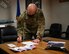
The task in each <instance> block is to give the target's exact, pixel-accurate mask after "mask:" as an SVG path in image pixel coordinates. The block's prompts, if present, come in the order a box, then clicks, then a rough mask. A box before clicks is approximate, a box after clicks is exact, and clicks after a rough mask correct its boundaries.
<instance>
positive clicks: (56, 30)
mask: <svg viewBox="0 0 69 54" xmlns="http://www.w3.org/2000/svg"><path fill="white" fill-rule="evenodd" d="M61 32H62V25H61V24H59V23H53V24H51V26H50V31H49V33H50V36H52V37H61Z"/></svg>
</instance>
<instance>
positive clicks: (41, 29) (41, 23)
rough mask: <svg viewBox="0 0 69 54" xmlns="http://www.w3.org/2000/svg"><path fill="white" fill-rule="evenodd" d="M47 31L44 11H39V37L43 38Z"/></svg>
mask: <svg viewBox="0 0 69 54" xmlns="http://www.w3.org/2000/svg"><path fill="white" fill-rule="evenodd" d="M44 29H45V18H44V15H43V12H42V10H39V11H38V29H37V36H38V35H39V34H40V36H43V33H44Z"/></svg>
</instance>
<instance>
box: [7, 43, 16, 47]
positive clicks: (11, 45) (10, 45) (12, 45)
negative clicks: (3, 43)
mask: <svg viewBox="0 0 69 54" xmlns="http://www.w3.org/2000/svg"><path fill="white" fill-rule="evenodd" d="M7 45H8V46H9V47H16V45H14V44H7Z"/></svg>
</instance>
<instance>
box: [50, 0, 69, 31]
mask: <svg viewBox="0 0 69 54" xmlns="http://www.w3.org/2000/svg"><path fill="white" fill-rule="evenodd" d="M51 18H52V20H51V23H61V24H62V30H63V31H65V30H66V28H67V25H69V2H63V3H60V2H59V0H52V1H51Z"/></svg>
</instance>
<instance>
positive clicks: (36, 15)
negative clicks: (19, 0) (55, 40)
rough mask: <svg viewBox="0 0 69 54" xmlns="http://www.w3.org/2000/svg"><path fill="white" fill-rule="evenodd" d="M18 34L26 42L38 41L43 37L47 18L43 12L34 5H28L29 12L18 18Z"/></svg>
mask: <svg viewBox="0 0 69 54" xmlns="http://www.w3.org/2000/svg"><path fill="white" fill-rule="evenodd" d="M17 25H18V27H17V28H18V29H17V30H18V33H19V34H21V35H22V36H23V37H24V39H25V40H32V37H34V39H36V38H37V37H40V36H42V35H43V32H44V28H45V18H44V15H43V13H42V11H41V10H40V9H39V8H37V6H36V5H35V4H34V3H31V4H29V5H28V7H27V10H26V11H25V12H24V13H23V14H21V15H20V17H19V18H17Z"/></svg>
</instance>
